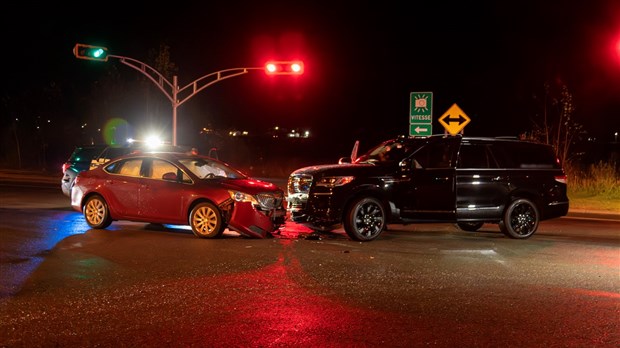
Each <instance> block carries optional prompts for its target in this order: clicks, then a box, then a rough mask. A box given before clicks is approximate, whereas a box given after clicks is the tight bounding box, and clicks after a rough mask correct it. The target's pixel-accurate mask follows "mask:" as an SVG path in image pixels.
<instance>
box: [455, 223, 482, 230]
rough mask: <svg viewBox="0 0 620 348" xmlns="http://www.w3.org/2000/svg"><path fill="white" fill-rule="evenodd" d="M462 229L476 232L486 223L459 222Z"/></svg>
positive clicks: (458, 224)
mask: <svg viewBox="0 0 620 348" xmlns="http://www.w3.org/2000/svg"><path fill="white" fill-rule="evenodd" d="M456 225H457V226H458V227H459V228H460V229H462V230H463V231H467V232H476V231H478V230H479V229H480V227H482V225H484V222H457V224H456Z"/></svg>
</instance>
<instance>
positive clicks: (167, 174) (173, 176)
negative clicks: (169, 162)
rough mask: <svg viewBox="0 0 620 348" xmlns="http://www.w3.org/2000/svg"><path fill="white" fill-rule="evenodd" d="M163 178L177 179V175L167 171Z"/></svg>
mask: <svg viewBox="0 0 620 348" xmlns="http://www.w3.org/2000/svg"><path fill="white" fill-rule="evenodd" d="M162 179H164V180H169V181H177V175H176V174H175V173H173V172H169V173H165V174H164V175H163V176H162Z"/></svg>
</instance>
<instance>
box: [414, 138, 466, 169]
mask: <svg viewBox="0 0 620 348" xmlns="http://www.w3.org/2000/svg"><path fill="white" fill-rule="evenodd" d="M456 145H457V144H456V143H449V144H446V143H435V144H428V145H426V146H424V147H423V148H421V149H420V150H419V151H417V152H416V153H415V155H414V159H415V161H414V163H415V165H416V167H417V168H427V169H428V168H451V167H453V166H454V154H455V152H456Z"/></svg>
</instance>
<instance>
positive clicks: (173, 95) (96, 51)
mask: <svg viewBox="0 0 620 348" xmlns="http://www.w3.org/2000/svg"><path fill="white" fill-rule="evenodd" d="M73 54H74V55H75V57H76V58H79V59H88V60H100V61H107V60H108V58H116V59H119V60H120V62H121V63H123V64H125V65H127V66H129V67H130V68H133V69H135V70H137V71H138V72H140V73H141V74H142V75H144V76H146V77H147V78H148V79H149V80H151V82H153V83H154V84H155V85H157V87H158V88H159V89H160V90H161V91H162V92H163V93H164V95H166V97H167V98H168V99H169V100H170V103H171V104H172V145H174V146H176V145H177V108H178V107H179V106H180V105H181V104H183V103H185V102H186V101H188V100H189V99H190V98H191V97H193V96H195V95H196V94H198V93H199V92H200V91H202V90H204V89H205V88H207V87H209V86H211V85H213V84H215V83H217V82H220V81H223V80H226V79H229V78H231V77H235V76H240V75H244V74H247V73H248V72H249V71H250V70H265V71H266V72H267V73H273V74H280V75H293V74H295V75H300V74H302V73H303V69H304V68H303V62H301V61H272V62H268V63H267V64H266V65H265V66H264V67H248V68H233V69H225V70H219V71H216V72H213V73H210V74H207V75H204V76H202V77H199V78H197V79H196V80H194V81H192V82H190V83H188V84H187V85H186V86H185V87H182V88H179V85H178V81H177V76H176V75H174V76H173V77H172V83H171V82H170V81H168V80H167V79H166V78H165V77H164V75H162V74H161V73H160V72H159V71H157V70H155V69H154V68H152V67H150V66H149V65H147V64H146V63H144V62H141V61H139V60H137V59H133V58H129V57H124V56H118V55H112V54H108V49H107V48H105V47H101V46H91V45H85V44H80V43H78V44H76V45H75V47H74V48H73ZM270 63H271V64H270ZM271 69H273V71H270V70H271Z"/></svg>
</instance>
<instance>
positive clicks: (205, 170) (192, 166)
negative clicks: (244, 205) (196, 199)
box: [179, 157, 246, 179]
mask: <svg viewBox="0 0 620 348" xmlns="http://www.w3.org/2000/svg"><path fill="white" fill-rule="evenodd" d="M179 162H181V164H183V165H184V166H185V167H187V169H189V170H190V171H191V172H192V173H194V174H195V175H196V176H197V177H199V178H200V179H212V178H229V179H239V178H245V177H246V176H245V174H243V173H241V172H239V171H238V170H235V169H233V168H231V167H229V166H228V165H226V164H225V163H223V162H219V161H215V160H212V159H207V158H196V157H192V158H184V159H181V160H179Z"/></svg>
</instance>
